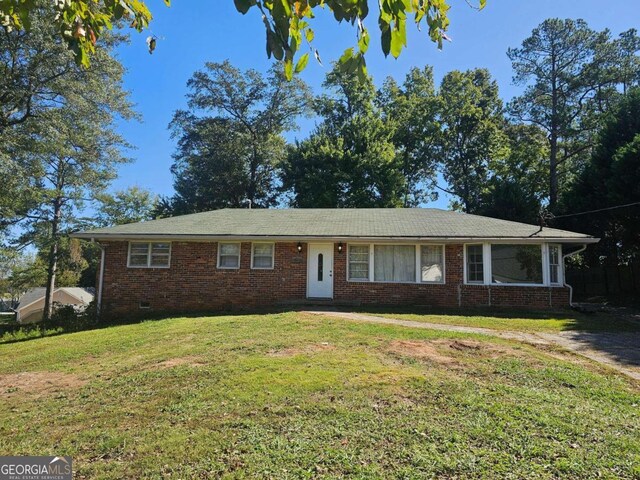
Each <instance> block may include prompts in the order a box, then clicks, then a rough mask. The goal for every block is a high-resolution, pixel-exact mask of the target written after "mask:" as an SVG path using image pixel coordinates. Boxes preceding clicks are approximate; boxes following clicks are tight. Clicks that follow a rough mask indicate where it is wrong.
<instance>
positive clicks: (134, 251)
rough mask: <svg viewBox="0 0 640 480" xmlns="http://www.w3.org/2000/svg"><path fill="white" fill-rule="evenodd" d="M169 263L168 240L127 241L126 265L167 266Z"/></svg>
mask: <svg viewBox="0 0 640 480" xmlns="http://www.w3.org/2000/svg"><path fill="white" fill-rule="evenodd" d="M170 263H171V243H170V242H129V255H128V259H127V266H128V267H130V268H169V266H170Z"/></svg>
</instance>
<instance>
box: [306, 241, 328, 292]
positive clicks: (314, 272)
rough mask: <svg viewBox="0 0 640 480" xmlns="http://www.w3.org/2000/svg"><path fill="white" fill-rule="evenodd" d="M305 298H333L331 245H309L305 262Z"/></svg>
mask: <svg viewBox="0 0 640 480" xmlns="http://www.w3.org/2000/svg"><path fill="white" fill-rule="evenodd" d="M307 297H309V298H332V297H333V244H332V243H310V244H309V258H308V261H307Z"/></svg>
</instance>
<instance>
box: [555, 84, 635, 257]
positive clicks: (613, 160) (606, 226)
mask: <svg viewBox="0 0 640 480" xmlns="http://www.w3.org/2000/svg"><path fill="white" fill-rule="evenodd" d="M635 202H640V87H636V88H634V89H632V90H630V91H629V92H628V93H627V95H625V96H624V97H623V98H622V100H621V102H620V104H619V105H618V106H617V107H616V108H615V110H614V112H612V114H611V115H610V116H609V117H608V119H607V121H606V123H605V126H604V128H603V129H602V131H601V132H600V134H599V136H598V142H597V145H596V147H595V149H594V152H593V155H592V156H591V159H590V161H589V163H588V164H587V165H586V167H585V168H584V169H583V170H582V171H581V173H580V174H579V175H578V177H577V179H576V181H575V182H574V183H573V184H572V186H571V188H570V189H569V191H568V192H567V194H566V195H565V196H564V200H563V202H562V205H561V210H560V213H564V214H575V213H580V212H588V211H592V210H600V209H603V208H608V207H616V206H619V205H626V204H631V203H635ZM556 222H557V224H558V225H560V226H563V227H565V228H572V229H574V230H577V231H584V232H588V233H590V234H592V235H595V236H598V237H600V238H601V241H600V242H599V243H598V244H597V245H594V246H593V247H592V248H590V249H589V251H588V252H586V255H587V258H588V260H589V262H590V263H592V264H597V263H600V261H604V262H606V263H611V264H616V263H621V262H626V261H628V260H629V259H630V258H632V257H633V256H636V257H637V256H638V255H640V205H632V206H629V207H625V208H620V209H614V210H605V211H601V212H594V213H589V214H586V215H578V216H570V217H566V218H559V219H558V220H557V221H556ZM558 222H559V223H558Z"/></svg>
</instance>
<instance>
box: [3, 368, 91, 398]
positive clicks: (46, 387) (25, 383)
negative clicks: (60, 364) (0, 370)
mask: <svg viewBox="0 0 640 480" xmlns="http://www.w3.org/2000/svg"><path fill="white" fill-rule="evenodd" d="M86 383H87V381H86V380H84V379H82V378H80V377H78V376H77V375H73V374H71V373H62V372H22V373H11V374H7V375H0V394H1V395H2V396H3V397H4V398H12V397H16V396H18V395H28V396H30V397H33V396H36V397H42V396H46V395H53V394H56V393H60V392H67V391H69V390H74V389H77V388H80V387H82V386H83V385H85V384H86Z"/></svg>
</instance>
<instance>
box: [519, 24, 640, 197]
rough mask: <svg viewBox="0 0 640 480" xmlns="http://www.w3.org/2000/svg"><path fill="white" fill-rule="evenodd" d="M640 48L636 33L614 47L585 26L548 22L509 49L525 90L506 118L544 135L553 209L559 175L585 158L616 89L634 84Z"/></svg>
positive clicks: (604, 35) (605, 34) (606, 34)
mask: <svg viewBox="0 0 640 480" xmlns="http://www.w3.org/2000/svg"><path fill="white" fill-rule="evenodd" d="M639 46H640V44H639V43H638V38H637V36H636V34H635V31H629V32H626V33H624V34H623V35H622V36H621V37H620V39H619V40H618V41H616V42H612V41H611V38H610V34H609V32H608V31H606V30H605V31H603V32H595V31H593V30H591V29H590V28H589V27H588V26H587V24H586V23H585V22H584V21H583V20H559V19H549V20H545V21H544V22H543V23H541V24H540V25H539V26H538V27H537V28H535V29H534V30H533V32H532V34H531V36H530V37H529V38H527V39H526V40H524V42H523V43H522V46H521V47H520V48H515V49H509V51H508V53H507V54H508V56H509V58H510V59H511V62H512V64H513V69H514V71H515V75H514V82H515V83H516V84H518V85H524V86H526V89H525V91H524V93H523V94H522V95H521V96H519V97H516V98H515V99H514V100H513V101H512V102H511V103H510V105H509V110H510V113H511V115H512V116H513V117H514V118H515V119H517V120H518V121H522V122H527V123H531V124H535V125H538V126H539V127H540V128H542V129H543V130H544V131H545V132H546V133H547V135H548V139H549V159H548V172H549V173H548V182H549V206H550V208H551V209H553V208H555V205H556V203H557V201H558V198H559V193H560V187H561V185H560V183H561V178H562V177H563V174H564V173H565V172H568V171H570V170H572V169H574V167H575V166H576V165H579V163H580V162H582V161H584V159H586V158H588V155H589V151H590V148H591V147H592V145H593V139H594V133H595V131H596V130H597V128H598V126H599V124H600V122H599V119H600V118H601V115H600V114H601V113H602V112H604V111H606V110H607V109H608V108H609V107H610V106H611V105H612V102H613V101H614V98H615V97H616V96H617V92H616V88H615V87H616V86H617V85H620V84H623V85H624V86H625V88H626V87H627V86H628V85H629V83H630V82H633V81H634V75H633V73H630V71H631V70H633V66H634V65H637V61H638V59H637V57H636V51H637V50H638V47H639ZM618 60H619V61H620V63H619V64H618V63H617V61H618ZM635 78H637V74H636V76H635ZM563 168H564V171H563V170H562V169H563Z"/></svg>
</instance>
